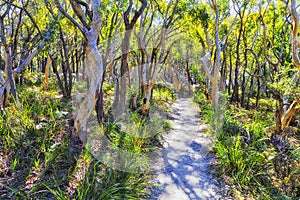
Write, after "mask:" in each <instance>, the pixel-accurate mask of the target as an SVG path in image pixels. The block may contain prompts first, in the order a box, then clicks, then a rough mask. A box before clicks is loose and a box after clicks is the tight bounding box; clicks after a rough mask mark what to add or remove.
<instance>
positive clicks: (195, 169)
mask: <svg viewBox="0 0 300 200" xmlns="http://www.w3.org/2000/svg"><path fill="white" fill-rule="evenodd" d="M170 118H171V120H172V130H171V131H170V133H168V134H166V135H165V136H164V140H165V144H164V146H165V148H164V149H163V150H162V158H161V160H159V161H157V162H156V163H157V164H156V165H155V166H154V168H155V169H156V168H157V169H156V174H157V177H156V178H155V180H154V183H156V184H159V186H156V187H154V188H153V196H154V197H153V198H151V200H189V199H197V200H202V199H222V198H221V194H220V188H219V186H218V182H217V181H216V180H215V179H214V178H213V177H212V175H211V174H210V170H211V169H210V165H209V163H211V162H212V161H213V156H212V154H211V153H209V148H210V147H211V144H212V142H211V137H210V136H209V135H208V134H206V133H205V132H206V130H207V126H206V125H205V124H202V123H200V121H199V119H200V116H199V111H198V108H197V107H196V106H195V105H194V104H193V103H192V100H191V99H186V98H179V99H178V100H177V101H176V102H175V103H174V104H173V111H172V115H171V117H170Z"/></svg>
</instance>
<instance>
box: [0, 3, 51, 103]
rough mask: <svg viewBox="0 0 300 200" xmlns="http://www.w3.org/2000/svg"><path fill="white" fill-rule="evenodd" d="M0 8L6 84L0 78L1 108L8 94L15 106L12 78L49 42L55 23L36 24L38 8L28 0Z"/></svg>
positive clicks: (5, 4)
mask: <svg viewBox="0 0 300 200" xmlns="http://www.w3.org/2000/svg"><path fill="white" fill-rule="evenodd" d="M0 7H1V13H0V34H1V46H3V47H4V60H5V74H6V80H5V79H4V78H3V77H2V78H1V79H2V81H1V82H2V87H1V90H0V92H1V107H2V106H3V99H4V98H5V96H6V95H7V94H9V93H10V92H11V93H12V94H13V96H14V98H15V100H16V102H18V96H17V91H16V85H15V80H14V77H16V76H18V75H19V74H20V73H22V72H23V71H24V70H25V69H26V67H27V66H28V65H29V64H30V63H31V61H32V60H33V58H34V57H36V56H37V55H38V54H39V53H40V52H41V51H42V49H43V47H44V46H45V44H46V43H47V42H48V41H49V40H50V39H51V33H52V26H53V24H55V21H50V19H49V18H45V19H44V21H43V22H42V21H38V20H37V18H38V17H37V16H39V15H40V13H39V11H38V10H37V5H36V3H35V2H32V1H29V0H25V1H14V0H7V1H4V2H3V3H1V4H0ZM44 14H45V13H44ZM1 76H2V74H1Z"/></svg>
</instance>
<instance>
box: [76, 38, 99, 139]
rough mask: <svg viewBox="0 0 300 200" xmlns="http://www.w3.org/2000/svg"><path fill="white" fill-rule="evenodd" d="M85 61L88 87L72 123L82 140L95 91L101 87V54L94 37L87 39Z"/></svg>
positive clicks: (94, 101) (92, 105)
mask: <svg viewBox="0 0 300 200" xmlns="http://www.w3.org/2000/svg"><path fill="white" fill-rule="evenodd" d="M85 62H86V63H85V64H86V66H87V69H86V73H87V76H88V81H89V89H88V91H87V94H86V97H85V99H84V100H83V102H82V103H81V105H80V108H79V111H78V114H77V117H76V120H75V125H74V126H75V132H76V133H77V134H82V135H81V136H83V137H82V139H83V140H85V139H86V138H85V137H86V131H87V128H86V124H87V120H88V118H89V116H90V114H91V112H92V110H93V108H94V106H95V103H96V91H97V90H98V89H99V88H100V87H101V83H102V76H103V75H102V74H103V63H102V56H101V55H100V53H99V51H98V47H97V39H96V38H92V39H91V40H90V41H88V45H87V48H86V60H85Z"/></svg>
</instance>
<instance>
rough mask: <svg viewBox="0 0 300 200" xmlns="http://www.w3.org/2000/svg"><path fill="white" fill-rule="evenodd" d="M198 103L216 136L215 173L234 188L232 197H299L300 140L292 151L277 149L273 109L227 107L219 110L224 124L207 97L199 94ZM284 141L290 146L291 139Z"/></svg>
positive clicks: (196, 98) (196, 97) (197, 94)
mask: <svg viewBox="0 0 300 200" xmlns="http://www.w3.org/2000/svg"><path fill="white" fill-rule="evenodd" d="M195 100H196V102H198V105H199V107H200V111H201V115H202V117H203V118H204V119H205V121H206V122H207V123H209V124H210V126H211V129H210V132H211V134H213V136H214V137H215V141H216V142H215V144H214V147H213V151H214V152H215V153H216V156H217V158H218V159H217V161H218V162H217V164H216V171H217V172H218V174H219V175H221V176H222V177H223V178H224V180H226V183H227V184H229V185H231V186H232V188H233V189H232V192H233V194H237V193H239V194H243V195H244V196H246V197H251V198H255V199H297V198H299V197H300V187H299V182H300V181H299V180H300V162H299V161H300V160H299V155H300V154H299V152H300V151H299V140H298V143H296V145H294V146H293V147H291V145H290V147H289V148H290V149H289V148H286V147H284V146H282V148H281V149H278V147H277V146H276V144H274V143H273V142H272V140H271V139H270V136H271V133H270V131H272V127H274V121H273V120H271V119H272V113H270V112H271V111H272V109H271V110H270V109H269V110H266V109H265V107H264V112H263V113H261V112H260V111H259V110H249V111H247V110H243V109H242V108H236V107H234V106H228V105H226V104H225V105H223V107H222V108H221V109H220V110H221V111H220V112H222V113H224V115H223V116H224V118H223V121H222V120H220V119H222V118H221V117H219V118H218V117H216V115H218V113H216V112H215V113H214V114H213V111H212V110H211V106H210V105H208V104H209V103H207V101H206V98H205V95H203V94H201V93H196V95H195ZM224 108H226V109H224ZM212 116H214V117H212ZM220 123H221V124H220ZM295 134H296V133H294V135H293V137H292V138H294V140H293V141H295V140H296V139H295ZM286 137H287V136H285V137H284V138H286ZM292 138H290V139H292ZM281 141H282V142H283V143H289V141H288V139H285V140H281ZM279 147H280V146H279ZM236 191H239V192H236ZM237 198H240V197H237Z"/></svg>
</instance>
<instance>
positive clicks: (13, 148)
mask: <svg viewBox="0 0 300 200" xmlns="http://www.w3.org/2000/svg"><path fill="white" fill-rule="evenodd" d="M51 88H52V90H50V91H44V90H43V88H42V87H39V86H30V87H28V86H24V87H19V89H18V94H19V98H20V101H21V102H20V103H21V108H17V107H15V105H14V104H12V103H11V104H10V105H9V106H8V107H7V108H6V115H4V114H0V178H1V185H0V198H4V199H144V198H147V197H148V193H147V187H149V184H148V181H149V179H150V175H149V171H140V172H139V171H137V172H135V173H132V172H126V171H120V170H115V169H112V168H110V167H108V166H106V165H104V164H103V163H101V161H99V160H97V159H95V158H94V157H93V155H91V154H90V152H89V151H88V149H82V145H81V144H80V143H79V141H76V140H74V138H73V136H71V133H72V124H71V123H70V120H71V118H72V117H73V116H72V115H71V109H72V105H71V103H70V101H69V100H68V99H63V98H58V97H59V95H58V93H57V92H56V91H55V88H56V87H51ZM119 127H120V125H119V124H118V123H108V124H107V126H106V127H105V132H106V134H107V135H109V136H110V137H111V139H112V141H111V142H112V144H115V145H118V146H119V147H120V148H123V149H125V150H126V151H129V152H133V153H136V155H138V154H139V153H147V152H151V151H154V150H155V146H156V145H157V143H158V142H159V137H160V135H161V131H162V130H161V129H162V128H163V121H162V120H161V119H158V118H155V117H154V118H153V119H152V120H148V119H143V118H142V117H141V116H139V115H138V114H137V113H132V114H131V115H130V120H129V121H128V124H127V126H126V127H127V128H126V129H125V130H120V129H119ZM121 140H122V141H121ZM134 165H136V166H134ZM141 166H143V168H147V167H149V166H148V163H147V160H145V161H143V163H129V166H128V167H131V168H133V169H136V168H139V167H141Z"/></svg>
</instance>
